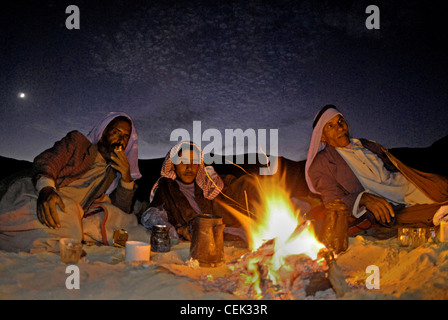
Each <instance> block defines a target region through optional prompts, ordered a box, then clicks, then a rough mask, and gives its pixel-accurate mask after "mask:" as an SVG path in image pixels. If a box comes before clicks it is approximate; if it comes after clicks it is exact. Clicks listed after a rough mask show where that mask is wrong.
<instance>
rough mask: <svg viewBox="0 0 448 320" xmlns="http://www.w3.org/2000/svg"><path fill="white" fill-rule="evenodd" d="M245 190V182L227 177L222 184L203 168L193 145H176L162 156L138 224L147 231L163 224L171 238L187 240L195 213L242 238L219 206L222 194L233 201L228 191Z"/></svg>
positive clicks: (210, 170)
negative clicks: (216, 218)
mask: <svg viewBox="0 0 448 320" xmlns="http://www.w3.org/2000/svg"><path fill="white" fill-rule="evenodd" d="M231 186H232V187H233V188H232V189H231V188H230V187H231ZM247 188H251V186H250V182H249V181H248V179H245V178H243V179H242V178H238V179H236V178H235V177H234V176H232V175H227V176H226V177H225V178H224V181H223V180H222V179H221V177H220V176H219V175H218V174H217V173H216V172H215V171H214V169H213V167H212V166H208V167H204V163H203V154H202V150H200V148H199V147H198V146H197V145H196V144H194V143H193V142H180V143H178V144H177V145H176V146H174V147H173V148H171V150H170V151H169V152H168V153H167V155H166V157H165V161H164V163H163V165H162V169H161V177H160V178H159V180H158V181H157V182H156V183H155V184H154V187H153V188H152V190H151V195H150V204H149V209H147V210H146V211H145V212H144V213H143V214H142V217H141V222H142V224H143V225H144V226H145V227H147V228H148V229H151V227H152V226H153V225H155V224H166V225H168V226H170V227H171V229H170V236H171V238H176V237H178V236H179V235H180V236H181V237H182V238H183V239H185V240H188V241H190V240H191V234H190V230H189V229H190V222H191V221H192V220H193V219H194V218H195V217H196V216H197V215H199V214H210V215H215V216H219V217H221V218H223V223H224V224H225V225H226V228H225V229H224V233H225V234H231V233H233V235H235V236H237V237H240V238H242V239H244V238H245V235H244V233H243V231H242V229H241V228H240V223H239V222H238V220H237V219H236V218H235V217H233V216H232V215H231V214H230V213H229V212H228V211H227V210H225V209H224V207H223V206H222V205H221V204H222V203H223V202H224V203H225V202H228V201H227V199H228V198H225V196H224V195H227V196H228V197H229V198H232V199H234V197H236V198H237V196H236V195H235V194H234V192H232V190H236V189H238V190H239V191H240V193H242V192H243V191H242V190H245V189H247ZM223 194H224V195H223ZM220 202H221V203H220ZM227 204H228V203H227Z"/></svg>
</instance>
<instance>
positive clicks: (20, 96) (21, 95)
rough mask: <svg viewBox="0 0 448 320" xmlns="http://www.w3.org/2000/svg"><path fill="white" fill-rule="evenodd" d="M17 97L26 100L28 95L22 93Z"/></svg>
mask: <svg viewBox="0 0 448 320" xmlns="http://www.w3.org/2000/svg"><path fill="white" fill-rule="evenodd" d="M17 96H18V97H19V98H20V99H25V97H26V94H25V93H24V92H20V93H19V94H18V95H17Z"/></svg>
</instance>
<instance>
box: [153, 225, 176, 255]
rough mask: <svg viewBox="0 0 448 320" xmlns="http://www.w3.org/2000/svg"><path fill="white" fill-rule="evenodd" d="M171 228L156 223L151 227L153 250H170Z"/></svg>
mask: <svg viewBox="0 0 448 320" xmlns="http://www.w3.org/2000/svg"><path fill="white" fill-rule="evenodd" d="M169 230H170V228H169V227H168V226H166V225H160V224H159V225H154V226H153V227H152V229H151V251H153V252H168V251H170V249H171V244H170V235H169Z"/></svg>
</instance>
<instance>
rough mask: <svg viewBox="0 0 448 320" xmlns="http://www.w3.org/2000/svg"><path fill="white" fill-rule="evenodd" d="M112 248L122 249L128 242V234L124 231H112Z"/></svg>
mask: <svg viewBox="0 0 448 320" xmlns="http://www.w3.org/2000/svg"><path fill="white" fill-rule="evenodd" d="M113 241H114V243H113V245H114V247H118V248H124V246H125V245H126V241H128V233H127V232H126V230H124V229H119V230H114V235H113Z"/></svg>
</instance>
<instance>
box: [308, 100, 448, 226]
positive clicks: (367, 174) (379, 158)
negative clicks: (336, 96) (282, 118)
mask: <svg viewBox="0 0 448 320" xmlns="http://www.w3.org/2000/svg"><path fill="white" fill-rule="evenodd" d="M305 176H306V181H307V184H308V187H309V188H310V190H311V191H312V192H313V193H317V194H320V195H321V197H322V200H323V203H324V204H328V203H331V202H332V201H334V200H337V199H339V200H342V202H343V203H344V204H345V205H346V206H347V207H348V208H349V212H350V214H351V217H352V218H351V219H350V220H351V225H349V228H350V227H353V228H351V229H350V231H349V233H350V234H353V233H356V232H357V231H360V229H359V228H356V226H358V227H361V226H363V228H369V227H371V226H372V224H377V223H378V224H380V225H383V226H392V225H393V224H395V223H397V222H398V223H399V224H415V225H418V224H423V225H431V224H432V222H433V217H434V214H435V213H436V212H437V211H438V212H440V211H447V208H448V207H447V206H446V205H447V204H448V181H447V179H446V178H445V177H442V176H439V175H436V174H430V173H424V172H421V171H417V170H415V169H412V168H410V167H408V166H406V165H404V164H403V163H402V162H401V161H399V160H398V159H397V158H395V157H394V156H393V155H392V154H390V153H389V152H388V151H387V150H385V149H384V148H383V147H381V146H380V145H379V144H377V143H375V142H373V141H370V140H366V139H359V140H358V139H351V138H350V135H349V128H348V125H347V122H346V121H345V119H344V117H343V115H342V114H341V113H340V112H339V111H338V110H337V109H336V107H335V106H333V105H327V106H325V107H324V108H323V109H322V110H321V111H320V112H319V113H318V114H317V115H316V117H315V119H314V123H313V134H312V138H311V143H310V147H309V150H308V155H307V161H306V166H305Z"/></svg>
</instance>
